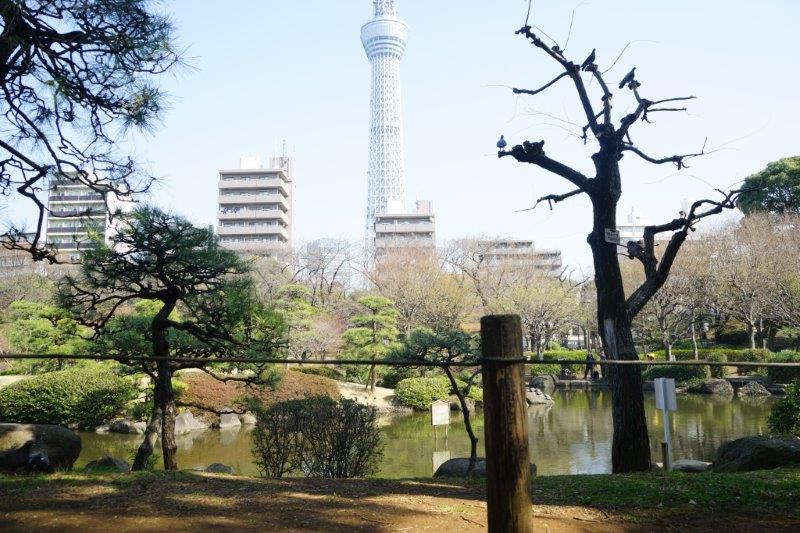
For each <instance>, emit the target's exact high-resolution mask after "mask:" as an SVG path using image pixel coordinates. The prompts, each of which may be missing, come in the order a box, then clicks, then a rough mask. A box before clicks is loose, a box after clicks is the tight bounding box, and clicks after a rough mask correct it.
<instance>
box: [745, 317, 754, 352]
mask: <svg viewBox="0 0 800 533" xmlns="http://www.w3.org/2000/svg"><path fill="white" fill-rule="evenodd" d="M747 336H748V338H749V340H750V349H751V350H755V349H756V326H755V324H752V323H748V324H747Z"/></svg>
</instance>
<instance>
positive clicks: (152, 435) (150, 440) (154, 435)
mask: <svg viewBox="0 0 800 533" xmlns="http://www.w3.org/2000/svg"><path fill="white" fill-rule="evenodd" d="M160 431H161V407H159V405H158V403H157V402H156V399H155V394H153V412H152V413H151V414H150V420H149V421H148V422H147V429H145V432H144V440H143V441H142V443H141V444H140V445H139V449H138V450H136V457H135V458H134V460H133V466H132V467H131V470H134V471H136V470H144V469H145V468H147V460H148V459H149V458H150V456H151V455H153V451H154V450H155V449H156V441H157V440H158V434H159V432H160Z"/></svg>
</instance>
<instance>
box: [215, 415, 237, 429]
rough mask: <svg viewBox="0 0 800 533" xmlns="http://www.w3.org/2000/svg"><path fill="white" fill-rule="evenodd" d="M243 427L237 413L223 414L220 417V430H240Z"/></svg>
mask: <svg viewBox="0 0 800 533" xmlns="http://www.w3.org/2000/svg"><path fill="white" fill-rule="evenodd" d="M241 425H242V421H241V420H239V415H237V414H236V413H222V414H221V415H219V429H230V428H238V427H239V426H241Z"/></svg>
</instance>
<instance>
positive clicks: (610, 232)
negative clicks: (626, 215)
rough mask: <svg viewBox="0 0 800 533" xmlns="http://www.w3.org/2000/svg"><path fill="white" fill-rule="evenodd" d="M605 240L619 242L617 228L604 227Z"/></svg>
mask: <svg viewBox="0 0 800 533" xmlns="http://www.w3.org/2000/svg"><path fill="white" fill-rule="evenodd" d="M605 233H606V242H610V243H611V244H619V230H616V229H609V228H606V231H605Z"/></svg>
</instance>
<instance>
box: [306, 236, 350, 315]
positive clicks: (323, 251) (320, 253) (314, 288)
mask: <svg viewBox="0 0 800 533" xmlns="http://www.w3.org/2000/svg"><path fill="white" fill-rule="evenodd" d="M299 255H300V272H301V278H302V279H303V281H304V282H305V284H306V285H307V286H308V288H309V289H310V291H311V304H312V305H313V306H315V307H322V308H327V307H329V306H330V305H331V304H332V303H333V302H334V301H335V300H337V299H341V298H343V297H344V296H345V295H346V294H347V293H348V292H349V289H350V284H351V281H352V280H351V277H352V273H353V264H352V263H353V246H352V244H351V243H350V242H348V241H346V240H343V239H319V240H317V241H314V242H311V243H309V244H307V245H306V246H305V248H304V250H303V252H302V253H300V254H299Z"/></svg>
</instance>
